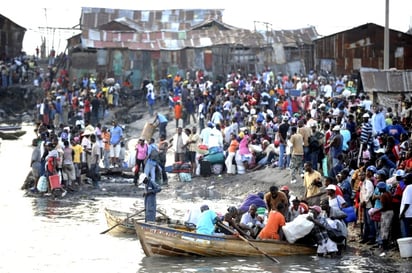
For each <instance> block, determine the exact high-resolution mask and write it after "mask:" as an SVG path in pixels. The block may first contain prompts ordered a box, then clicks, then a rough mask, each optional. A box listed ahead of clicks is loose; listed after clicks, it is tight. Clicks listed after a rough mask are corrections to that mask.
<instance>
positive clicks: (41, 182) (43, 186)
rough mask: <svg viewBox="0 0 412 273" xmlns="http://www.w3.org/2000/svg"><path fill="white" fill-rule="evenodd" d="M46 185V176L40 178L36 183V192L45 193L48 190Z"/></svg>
mask: <svg viewBox="0 0 412 273" xmlns="http://www.w3.org/2000/svg"><path fill="white" fill-rule="evenodd" d="M48 183H49V181H48V180H47V177H46V176H44V175H42V176H40V178H39V181H37V190H38V191H39V192H46V191H47V188H48Z"/></svg>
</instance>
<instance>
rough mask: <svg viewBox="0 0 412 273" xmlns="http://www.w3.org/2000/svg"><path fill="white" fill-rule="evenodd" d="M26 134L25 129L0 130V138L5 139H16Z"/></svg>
mask: <svg viewBox="0 0 412 273" xmlns="http://www.w3.org/2000/svg"><path fill="white" fill-rule="evenodd" d="M24 134H26V131H22V130H20V131H0V138H2V139H5V140H16V139H19V138H20V137H21V136H23V135H24Z"/></svg>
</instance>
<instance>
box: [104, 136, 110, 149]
mask: <svg viewBox="0 0 412 273" xmlns="http://www.w3.org/2000/svg"><path fill="white" fill-rule="evenodd" d="M102 140H103V143H104V150H105V151H109V150H110V132H102Z"/></svg>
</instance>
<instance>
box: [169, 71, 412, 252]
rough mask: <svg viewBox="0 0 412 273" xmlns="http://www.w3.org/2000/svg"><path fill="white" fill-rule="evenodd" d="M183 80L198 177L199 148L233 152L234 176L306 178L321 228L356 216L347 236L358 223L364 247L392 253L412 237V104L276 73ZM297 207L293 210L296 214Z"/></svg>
mask: <svg viewBox="0 0 412 273" xmlns="http://www.w3.org/2000/svg"><path fill="white" fill-rule="evenodd" d="M169 78H171V77H170V75H169ZM177 79H178V80H176V78H175V79H174V84H173V90H169V108H170V112H173V113H174V119H175V122H176V123H175V126H176V128H177V133H176V134H175V135H174V136H173V140H174V143H175V144H174V146H175V147H174V151H175V155H176V156H175V161H182V160H184V161H186V162H191V163H192V165H193V166H195V167H194V168H192V175H193V176H196V175H199V168H198V167H197V168H196V164H197V166H199V165H200V163H201V160H202V156H201V154H200V153H199V147H200V146H206V147H208V149H209V150H210V149H214V150H215V149H216V148H217V149H219V150H221V151H223V152H224V153H225V158H226V160H225V164H224V172H225V173H227V174H236V173H238V174H241V173H242V172H240V170H246V171H257V170H259V169H262V168H265V167H266V168H268V167H269V168H274V169H273V171H289V172H290V175H291V180H290V181H289V183H290V184H294V183H296V182H297V181H298V180H299V178H300V177H301V178H302V180H303V186H304V188H305V191H304V195H303V196H301V197H300V198H301V199H302V200H307V201H308V202H310V203H315V204H313V205H314V206H315V207H312V213H313V216H311V217H309V218H310V219H311V221H313V222H314V223H315V227H320V226H322V225H323V226H324V224H322V221H319V219H318V218H319V217H320V215H323V214H324V213H326V215H328V216H329V217H330V218H332V220H336V219H339V220H343V219H346V220H348V219H349V218H350V219H351V220H350V222H346V223H344V225H337V226H339V227H341V226H344V230H343V233H344V234H345V237H346V236H347V229H346V227H347V225H348V224H350V223H355V225H356V229H359V234H360V235H359V236H360V243H363V244H368V245H371V246H376V247H379V248H381V249H384V250H388V249H389V248H391V247H393V246H394V245H396V240H397V239H398V238H401V237H410V236H411V231H412V229H411V219H412V209H411V208H410V206H409V205H410V203H411V197H412V196H411V187H407V186H408V185H409V184H410V181H411V178H412V176H411V174H410V172H411V166H409V165H410V162H411V155H412V153H411V152H412V149H411V145H410V137H411V132H410V129H411V128H410V121H411V112H410V110H411V109H412V108H411V106H412V103H411V100H410V98H407V97H406V96H405V95H404V94H400V95H399V98H398V100H399V102H398V104H397V105H394V107H391V106H390V105H385V104H384V103H380V104H379V103H376V102H373V101H372V99H371V97H370V96H369V94H362V93H360V92H359V91H357V90H356V80H354V79H351V78H350V77H346V76H342V77H338V78H336V79H331V78H323V77H319V76H317V75H316V72H312V73H310V74H309V75H308V76H306V77H302V76H298V75H294V76H288V75H283V74H274V73H273V72H272V71H271V70H270V69H269V70H267V71H265V72H264V73H262V74H259V75H256V76H252V75H242V74H241V73H240V72H239V73H232V74H230V75H228V76H227V79H225V80H224V81H223V80H216V81H214V82H212V81H209V80H207V77H204V75H202V77H197V76H196V78H195V79H182V77H180V76H179V77H177ZM192 116H195V119H194V120H193V122H192V123H191V120H190V119H191V117H192ZM189 124H191V125H195V126H192V127H189ZM196 127H198V128H199V132H200V133H197V129H196ZM163 137H165V136H164V135H163ZM193 155H194V156H193ZM325 185H326V186H325ZM324 192H326V198H325V199H324V200H323V198H322V196H323V194H324ZM302 200H300V201H302ZM325 200H326V201H325ZM300 201H299V204H300ZM289 203H290V204H289ZM289 203H288V204H287V206H286V208H289V206H292V207H293V202H289ZM298 207H299V205H298ZM267 209H268V210H269V212H271V211H272V210H273V211H274V212H276V211H282V210H283V209H284V208H278V207H276V206H275V207H268V208H267ZM203 210H204V211H206V209H205V208H203ZM233 211H234V210H233V209H232V210H231V211H229V213H230V212H233ZM352 211H353V212H354V214H355V215H356V216H355V218H356V219H355V220H353V218H352ZM349 214H350V215H349ZM270 215H272V213H269V216H270ZM232 216H233V215H232ZM283 216H284V217H285V218H286V215H285V214H284V215H283ZM232 218H234V217H232ZM229 222H230V221H229ZM268 222H270V221H268ZM236 225H238V223H233V226H234V227H235V228H236V227H237V226H236ZM209 227H210V225H209ZM209 230H211V229H209ZM319 232H320V233H321V235H319V236H317V237H318V238H319V241H318V243H320V241H321V239H322V238H323V239H324V238H325V236H327V234H326V230H325V229H323V230H322V228H319ZM263 234H265V233H263ZM263 234H262V236H264V235H263ZM325 234H326V235H325ZM325 249H329V247H328V246H325ZM331 249H334V248H333V246H332V248H331ZM327 252H330V251H329V250H328V251H327ZM331 252H334V251H331Z"/></svg>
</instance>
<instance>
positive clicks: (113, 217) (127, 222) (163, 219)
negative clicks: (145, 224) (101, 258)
mask: <svg viewBox="0 0 412 273" xmlns="http://www.w3.org/2000/svg"><path fill="white" fill-rule="evenodd" d="M136 213H137V212H133V211H130V212H126V211H119V210H114V209H109V208H105V209H104V215H105V218H106V222H107V226H108V227H109V228H110V227H113V226H115V225H117V226H116V227H115V228H113V229H112V230H110V233H111V234H112V235H121V234H136V229H135V227H134V224H133V222H134V221H144V211H142V212H141V213H139V214H137V215H135V216H133V214H136ZM157 213H159V214H160V215H158V216H156V223H159V224H168V225H169V226H172V227H175V228H178V229H186V227H185V225H184V224H183V223H182V222H181V221H180V220H173V219H170V218H169V217H167V215H165V214H164V213H162V212H161V211H160V210H157ZM130 216H132V217H130Z"/></svg>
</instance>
